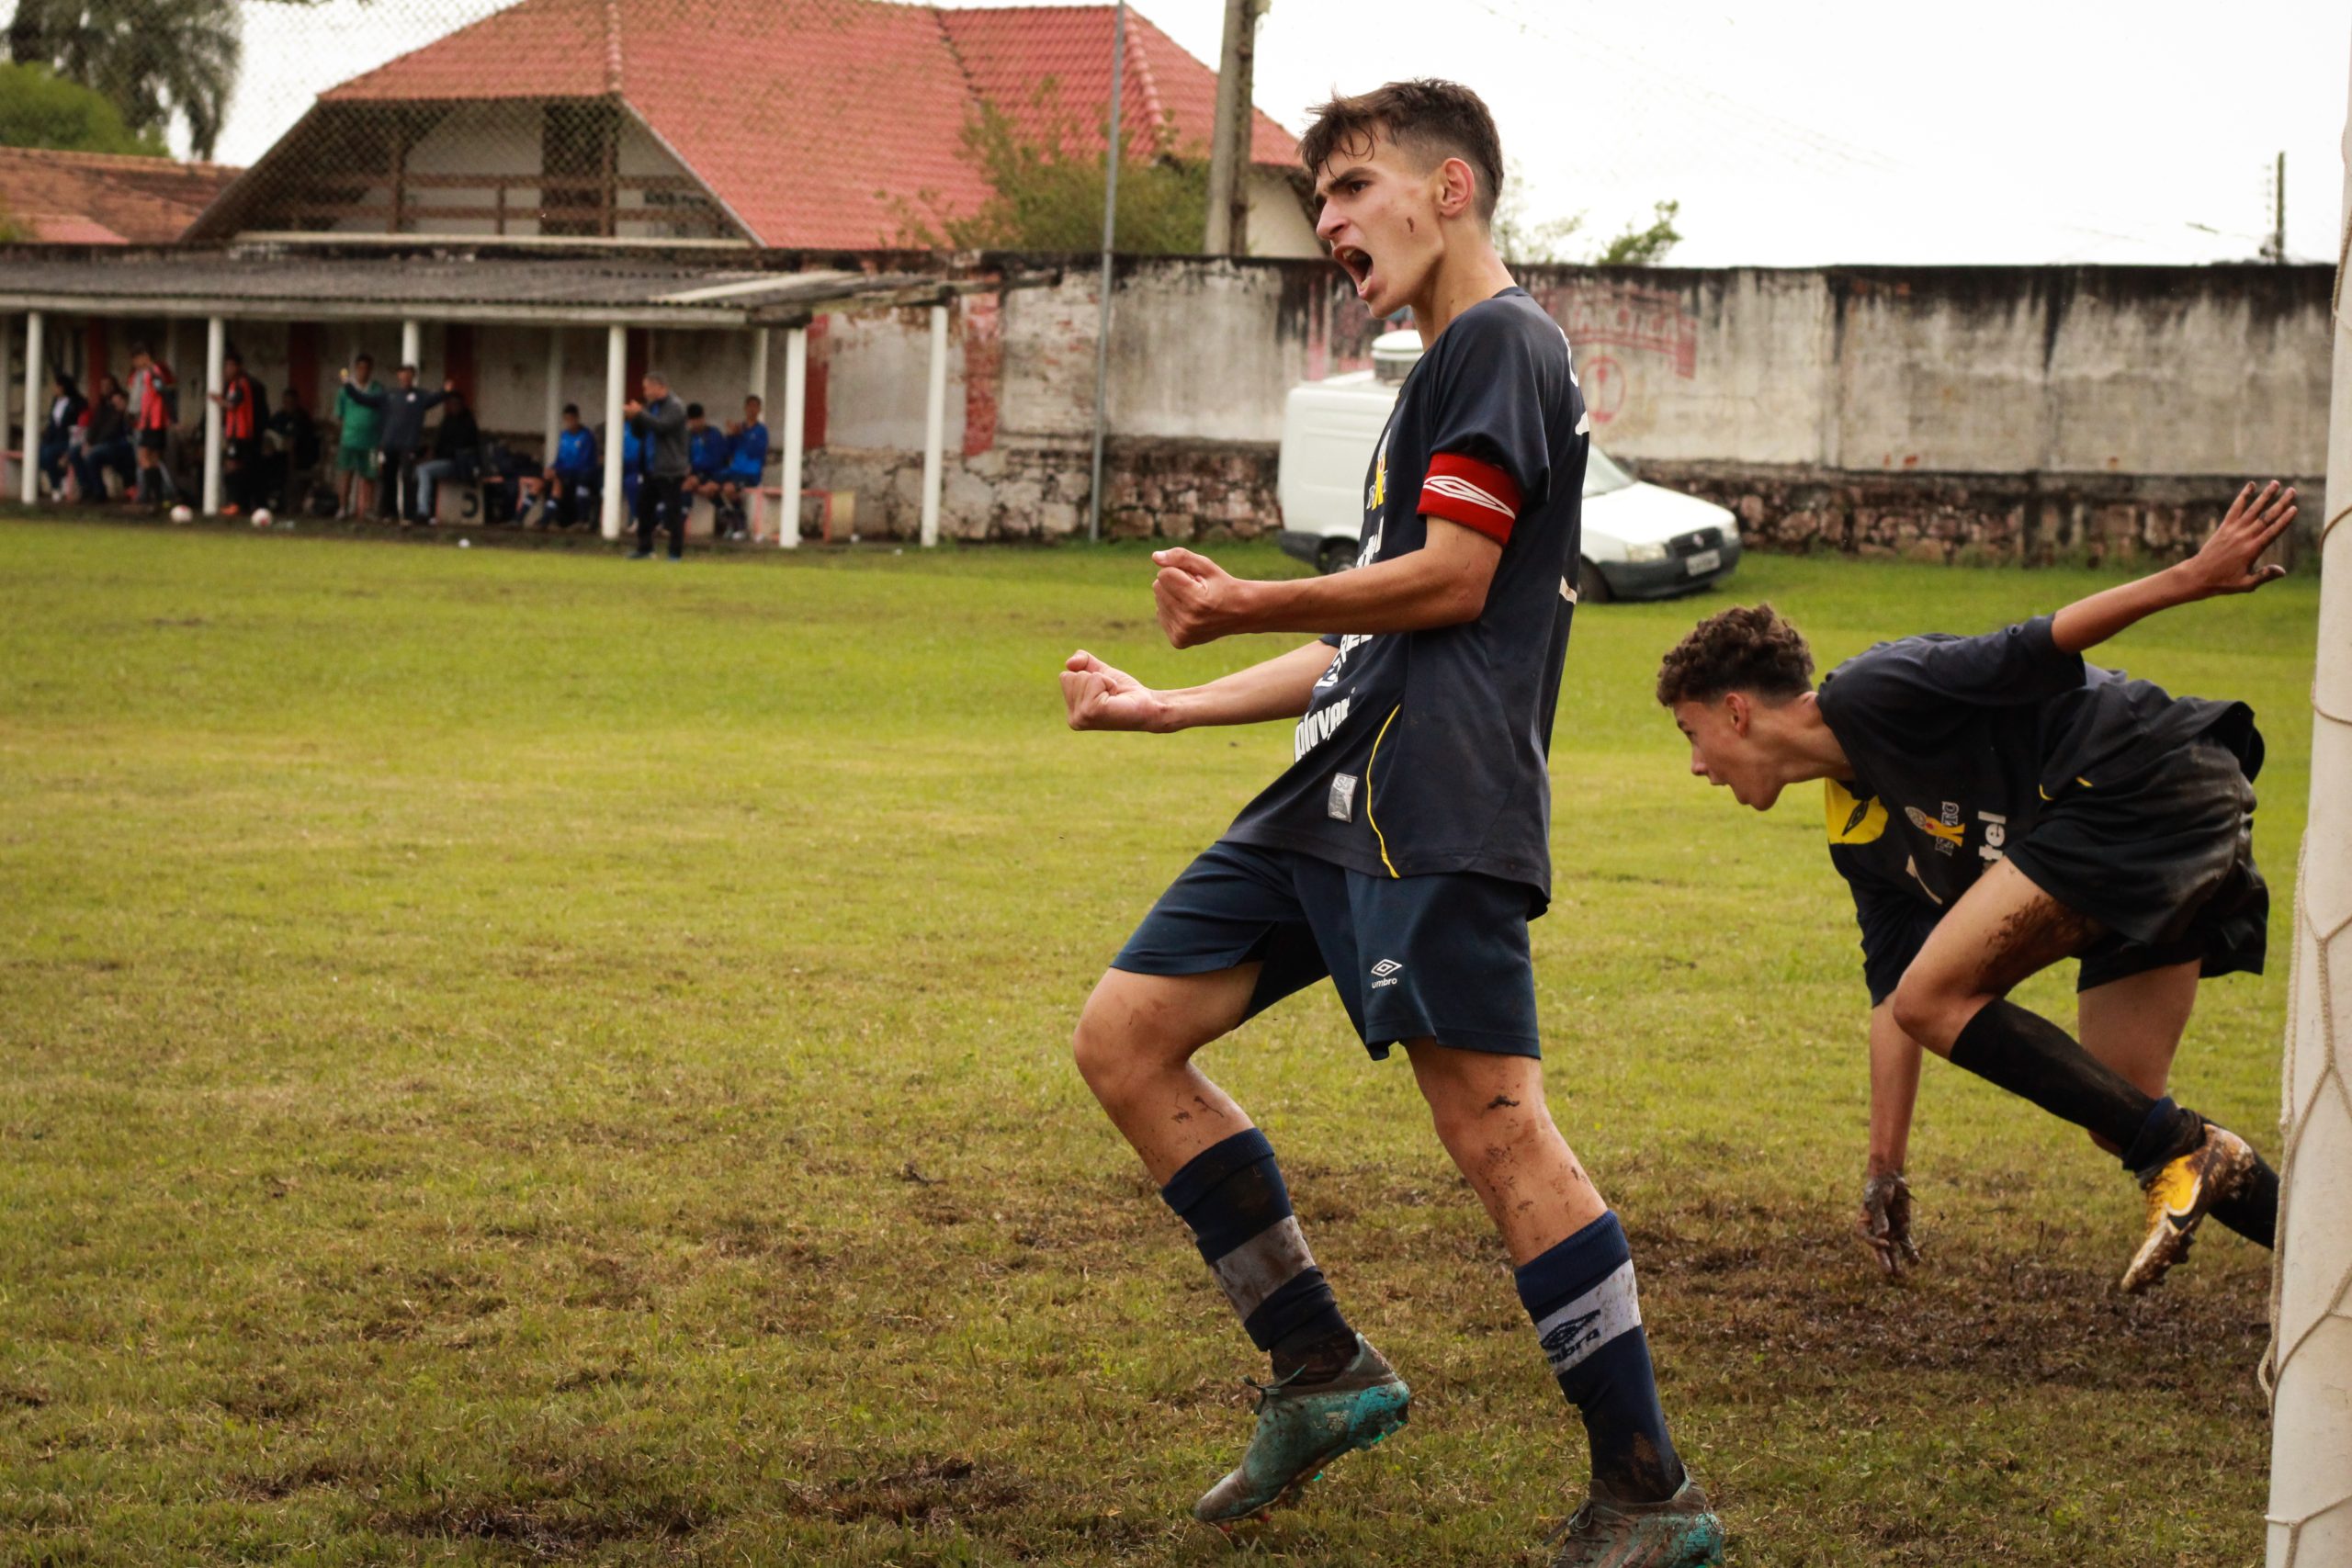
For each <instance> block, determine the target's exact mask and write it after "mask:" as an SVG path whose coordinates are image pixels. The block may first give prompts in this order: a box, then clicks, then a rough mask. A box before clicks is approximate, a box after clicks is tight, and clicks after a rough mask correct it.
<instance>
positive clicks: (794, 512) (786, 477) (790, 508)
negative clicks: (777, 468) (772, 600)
mask: <svg viewBox="0 0 2352 1568" xmlns="http://www.w3.org/2000/svg"><path fill="white" fill-rule="evenodd" d="M782 418H783V425H784V467H783V470H782V472H780V473H779V474H778V475H777V476H776V489H777V490H778V491H781V492H782V493H781V494H779V495H778V496H777V498H776V511H775V518H776V533H775V542H776V543H777V544H778V545H780V546H782V547H784V548H786V549H787V550H789V549H792V548H795V547H797V546H798V545H799V543H800V458H801V437H802V436H803V435H805V434H807V433H808V424H809V329H808V328H807V327H793V328H791V329H790V330H788V331H787V332H786V333H785V334H784V413H783V416H782Z"/></svg>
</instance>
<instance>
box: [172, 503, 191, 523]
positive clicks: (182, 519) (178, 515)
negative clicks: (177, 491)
mask: <svg viewBox="0 0 2352 1568" xmlns="http://www.w3.org/2000/svg"><path fill="white" fill-rule="evenodd" d="M172 521H173V522H175V523H193V522H195V521H196V513H193V512H190V511H189V510H188V509H187V506H186V505H180V506H175V507H173V508H172Z"/></svg>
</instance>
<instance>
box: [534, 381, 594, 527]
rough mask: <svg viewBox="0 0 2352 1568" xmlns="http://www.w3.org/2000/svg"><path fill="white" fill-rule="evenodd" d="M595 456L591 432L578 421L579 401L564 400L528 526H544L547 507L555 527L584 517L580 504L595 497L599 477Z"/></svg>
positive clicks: (569, 523)
mask: <svg viewBox="0 0 2352 1568" xmlns="http://www.w3.org/2000/svg"><path fill="white" fill-rule="evenodd" d="M598 456H599V454H598V453H597V450H596V434H595V432H594V431H592V430H590V429H589V428H588V427H587V426H586V425H584V424H582V423H580V405H579V404H578V403H566V404H564V405H563V427H562V428H561V429H560V430H559V431H557V432H556V437H555V453H554V457H553V460H552V461H550V462H549V463H548V466H547V468H545V469H543V470H542V471H541V472H540V474H539V478H538V486H537V490H538V494H539V496H540V507H539V515H538V516H537V518H536V519H534V520H533V521H532V523H531V526H532V527H534V528H537V527H544V526H546V525H547V524H548V513H549V512H550V511H552V512H553V513H555V517H554V525H555V526H556V527H558V528H569V527H571V525H573V524H574V523H579V522H584V521H586V520H587V515H588V514H587V513H586V512H585V511H583V510H582V508H583V507H584V505H585V504H586V503H587V502H591V501H594V499H595V498H596V494H597V491H598V487H599V485H600V484H601V482H602V479H603V475H602V473H601V472H600V471H599V466H598V461H597V459H598Z"/></svg>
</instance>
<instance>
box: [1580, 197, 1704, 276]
mask: <svg viewBox="0 0 2352 1568" xmlns="http://www.w3.org/2000/svg"><path fill="white" fill-rule="evenodd" d="M1681 210H1682V204H1681V203H1680V202H1679V201H1661V202H1659V203H1658V204H1657V207H1656V208H1654V209H1652V211H1653V212H1654V214H1655V216H1654V217H1653V218H1652V219H1651V220H1650V224H1649V227H1647V228H1645V229H1636V228H1634V226H1633V225H1632V224H1631V223H1628V224H1626V225H1625V231H1624V232H1623V233H1622V234H1620V235H1618V236H1617V237H1616V238H1615V239H1613V240H1611V241H1610V242H1609V243H1608V244H1606V245H1604V246H1602V247H1601V251H1600V254H1599V255H1598V256H1595V257H1594V258H1593V265H1595V266H1657V265H1658V264H1659V263H1661V262H1663V261H1665V260H1666V253H1667V252H1668V251H1670V250H1672V249H1674V247H1675V246H1677V245H1679V244H1680V243H1682V233H1681V231H1679V230H1678V229H1677V228H1675V226H1674V219H1675V215H1676V214H1677V213H1679V212H1680V211H1681Z"/></svg>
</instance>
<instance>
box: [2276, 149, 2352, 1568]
mask: <svg viewBox="0 0 2352 1568" xmlns="http://www.w3.org/2000/svg"><path fill="white" fill-rule="evenodd" d="M2344 151H2345V152H2346V155H2347V159H2352V106H2347V109H2346V122H2345V145H2344ZM2337 221H2338V222H2339V223H2341V224H2343V225H2344V229H2343V232H2346V233H2352V162H2347V165H2346V171H2345V181H2344V205H2343V207H2342V208H2341V209H2340V213H2339V217H2338V218H2337ZM2333 324H2334V327H2335V372H2334V387H2333V390H2332V395H2331V396H2330V399H2329V407H2328V420H2327V491H2326V496H2325V499H2324V502H2323V503H2322V504H2321V505H2318V506H2313V507H2310V508H2308V509H2307V510H2306V511H2305V512H2304V513H2303V515H2304V516H2306V517H2311V518H2315V519H2316V520H2317V526H2316V527H2315V528H2313V530H2312V532H2313V533H2315V534H2316V535H2317V536H2318V550H2319V558H2320V572H2319V652H2318V656H2317V658H2316V660H2314V669H2313V671H2312V696H2311V702H2312V786H2311V789H2312V793H2311V815H2310V817H2309V818H2308V819H2307V820H2306V822H2305V824H2304V828H2303V857H2302V863H2301V866H2300V867H2298V868H2297V872H2296V875H2295V910H2294V921H2293V928H2292V929H2293V932H2294V936H2293V942H2294V954H2295V958H2294V967H2293V969H2292V971H2291V974H2292V976H2293V977H2292V978H2291V979H2290V981H2289V982H2288V986H2287V1043H2286V1064H2285V1067H2284V1069H2283V1070H2282V1071H2281V1072H2280V1074H2279V1089H2280V1096H2279V1099H2280V1111H2281V1114H2280V1122H2281V1124H2282V1126H2283V1128H2284V1131H2285V1134H2286V1136H2285V1139H2284V1144H2285V1148H2284V1154H2283V1156H2282V1157H2281V1158H2280V1160H2279V1162H2278V1167H2279V1171H2278V1175H2279V1182H2280V1189H2279V1194H2278V1253H2277V1255H2276V1257H2275V1258H2274V1259H2273V1261H2272V1265H2271V1268H2272V1274H2271V1286H2270V1354H2269V1356H2268V1357H2267V1360H2268V1361H2269V1362H2270V1363H2271V1365H2272V1366H2274V1367H2275V1368H2276V1369H2277V1370H2276V1372H2275V1382H2274V1383H2273V1388H2274V1390H2275V1392H2274V1393H2273V1395H2272V1398H2271V1402H2270V1506H2269V1508H2268V1510H2267V1515H2266V1517H2265V1521H2264V1522H2265V1523H2266V1524H2267V1526H2268V1535H2269V1540H2268V1542H2267V1547H2268V1563H2269V1568H2337V1565H2338V1564H2342V1563H2346V1562H2352V1221H2347V1216H2352V985H2347V984H2346V980H2345V978H2344V977H2345V976H2346V974H2347V973H2352V521H2347V519H2346V510H2347V509H2346V505H2345V502H2346V500H2347V499H2352V322H2347V321H2346V320H2345V318H2344V317H2343V315H2342V314H2341V313H2340V312H2339V313H2337V314H2336V315H2335V321H2334V323H2333Z"/></svg>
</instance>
